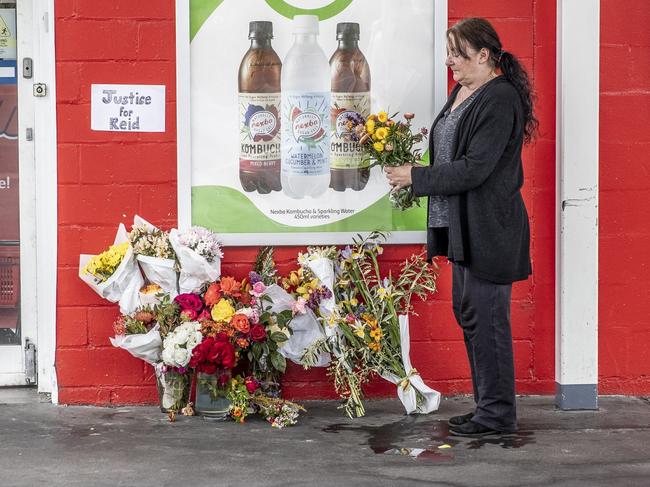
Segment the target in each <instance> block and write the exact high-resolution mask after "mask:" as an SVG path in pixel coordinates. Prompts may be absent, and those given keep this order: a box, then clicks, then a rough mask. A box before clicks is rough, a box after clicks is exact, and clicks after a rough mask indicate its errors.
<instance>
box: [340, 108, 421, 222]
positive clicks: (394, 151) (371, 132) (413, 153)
mask: <svg viewBox="0 0 650 487" xmlns="http://www.w3.org/2000/svg"><path fill="white" fill-rule="evenodd" d="M397 115H398V114H397V113H395V114H394V115H392V116H391V117H389V116H388V114H387V113H386V112H379V113H377V114H376V115H375V114H372V115H370V116H368V119H367V120H363V119H362V118H360V117H359V116H358V115H357V114H355V116H354V117H352V116H351V117H349V120H348V124H349V128H350V131H351V133H352V138H353V139H354V140H356V141H358V142H359V145H360V146H361V149H362V151H363V153H364V156H365V157H367V158H369V159H370V160H371V163H370V167H373V166H380V167H382V168H384V167H386V166H393V167H394V166H404V165H406V164H417V163H419V161H420V160H421V157H422V150H421V149H419V148H416V147H415V146H416V144H419V143H420V142H422V141H423V140H424V138H425V137H426V135H427V129H426V128H422V129H420V131H419V132H416V133H413V131H412V126H411V120H413V118H414V117H415V115H413V114H412V113H405V114H404V121H401V120H395V117H396V116H397ZM389 198H390V202H391V204H392V205H393V207H394V208H396V209H398V210H407V209H409V208H411V207H413V206H414V205H415V206H420V202H419V199H418V198H417V197H416V196H415V195H414V194H413V188H412V187H411V186H408V187H406V188H402V189H397V190H395V189H393V190H391V192H390V195H389Z"/></svg>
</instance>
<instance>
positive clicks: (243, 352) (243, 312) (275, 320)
mask: <svg viewBox="0 0 650 487" xmlns="http://www.w3.org/2000/svg"><path fill="white" fill-rule="evenodd" d="M251 278H252V283H249V282H247V281H246V280H244V281H242V282H239V281H237V280H236V279H234V278H233V277H230V276H226V277H222V278H221V280H220V281H219V282H214V283H211V284H210V285H208V286H207V287H206V288H205V289H204V291H203V292H202V294H201V295H200V296H199V295H196V294H187V295H179V296H178V297H177V298H176V299H177V300H179V301H182V302H183V304H181V308H185V310H187V312H188V313H190V314H189V315H188V317H194V316H196V315H197V314H198V316H197V319H198V320H199V322H200V323H201V334H202V335H203V341H202V342H201V343H200V344H199V345H198V346H197V347H196V348H194V349H193V352H192V357H191V359H190V362H189V366H190V367H192V368H193V369H194V370H196V371H197V381H198V382H197V404H196V406H197V411H198V412H199V413H200V414H203V415H205V416H206V417H211V418H214V419H224V418H225V417H226V416H228V415H229V416H231V417H232V418H233V419H234V420H236V421H243V420H244V419H245V417H246V415H247V414H249V411H253V410H258V411H260V412H261V411H262V409H261V408H260V407H258V406H256V404H257V403H258V402H264V404H265V405H268V404H276V405H277V404H280V405H281V406H283V405H285V401H283V400H282V399H279V398H278V397H277V396H279V382H280V380H279V379H280V376H281V374H282V373H284V371H285V369H286V360H285V358H284V356H283V355H282V354H281V353H280V352H279V349H280V348H281V347H282V345H283V343H284V342H286V341H287V340H288V338H289V337H290V336H291V329H290V327H289V323H290V321H291V319H292V313H291V311H290V310H289V311H284V312H278V313H276V312H274V311H272V309H271V308H272V304H271V298H269V297H268V296H267V295H266V289H267V286H266V284H264V280H265V279H267V282H272V279H270V280H269V276H268V275H260V274H259V273H257V272H252V273H251ZM190 296H195V297H196V298H197V299H198V302H195V303H192V304H190V303H189V301H196V299H192V300H190ZM185 302H187V303H185ZM185 312H186V311H181V314H183V313H185ZM286 404H290V403H286ZM287 407H289V406H287ZM280 409H282V408H281V407H280ZM290 409H291V407H290ZM292 410H293V409H292ZM269 411H270V410H269ZM296 411H297V410H296ZM269 414H270V413H269ZM278 414H281V411H280V412H278ZM296 416H297V415H296ZM294 419H295V418H294ZM287 421H288V420H287Z"/></svg>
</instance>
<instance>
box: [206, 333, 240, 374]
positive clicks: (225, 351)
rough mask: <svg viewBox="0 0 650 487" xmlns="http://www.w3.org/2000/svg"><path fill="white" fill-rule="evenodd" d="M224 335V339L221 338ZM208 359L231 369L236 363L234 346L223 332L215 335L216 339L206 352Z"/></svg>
mask: <svg viewBox="0 0 650 487" xmlns="http://www.w3.org/2000/svg"><path fill="white" fill-rule="evenodd" d="M224 336H225V337H226V339H225V340H224V339H223V337H224ZM208 360H210V361H211V362H213V363H215V364H217V365H222V366H223V367H225V368H227V369H232V368H233V367H234V366H235V364H236V363H237V357H236V355H235V347H234V346H233V344H232V343H230V342H229V341H228V337H227V336H226V335H224V334H223V333H220V334H219V335H217V339H216V340H214V342H212V345H211V346H210V351H209V352H208Z"/></svg>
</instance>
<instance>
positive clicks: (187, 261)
mask: <svg viewBox="0 0 650 487" xmlns="http://www.w3.org/2000/svg"><path fill="white" fill-rule="evenodd" d="M178 235H179V232H178V230H177V229H175V228H173V229H172V230H171V231H170V232H169V241H170V242H171V244H172V247H173V248H174V252H176V257H177V258H178V261H179V262H180V264H181V271H180V277H179V279H178V292H179V293H180V294H184V293H193V292H197V291H198V290H199V289H201V286H203V285H204V284H206V283H208V282H214V281H216V280H217V279H219V277H220V276H221V258H219V257H215V258H214V261H212V262H208V261H207V260H206V259H205V257H203V256H201V255H199V254H197V253H196V252H194V251H193V250H192V249H190V248H188V247H185V246H184V245H181V243H180V242H179V241H178Z"/></svg>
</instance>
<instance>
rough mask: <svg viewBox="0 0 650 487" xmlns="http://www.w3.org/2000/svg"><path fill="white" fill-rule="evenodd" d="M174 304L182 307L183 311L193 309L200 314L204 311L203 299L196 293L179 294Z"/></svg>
mask: <svg viewBox="0 0 650 487" xmlns="http://www.w3.org/2000/svg"><path fill="white" fill-rule="evenodd" d="M174 302H175V303H176V304H178V306H180V308H181V311H185V310H186V309H191V310H193V311H196V313H197V314H198V313H199V312H200V311H201V309H203V303H202V302H201V298H200V297H199V296H198V295H197V294H194V293H185V294H179V295H178V296H176V297H175V298H174Z"/></svg>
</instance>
